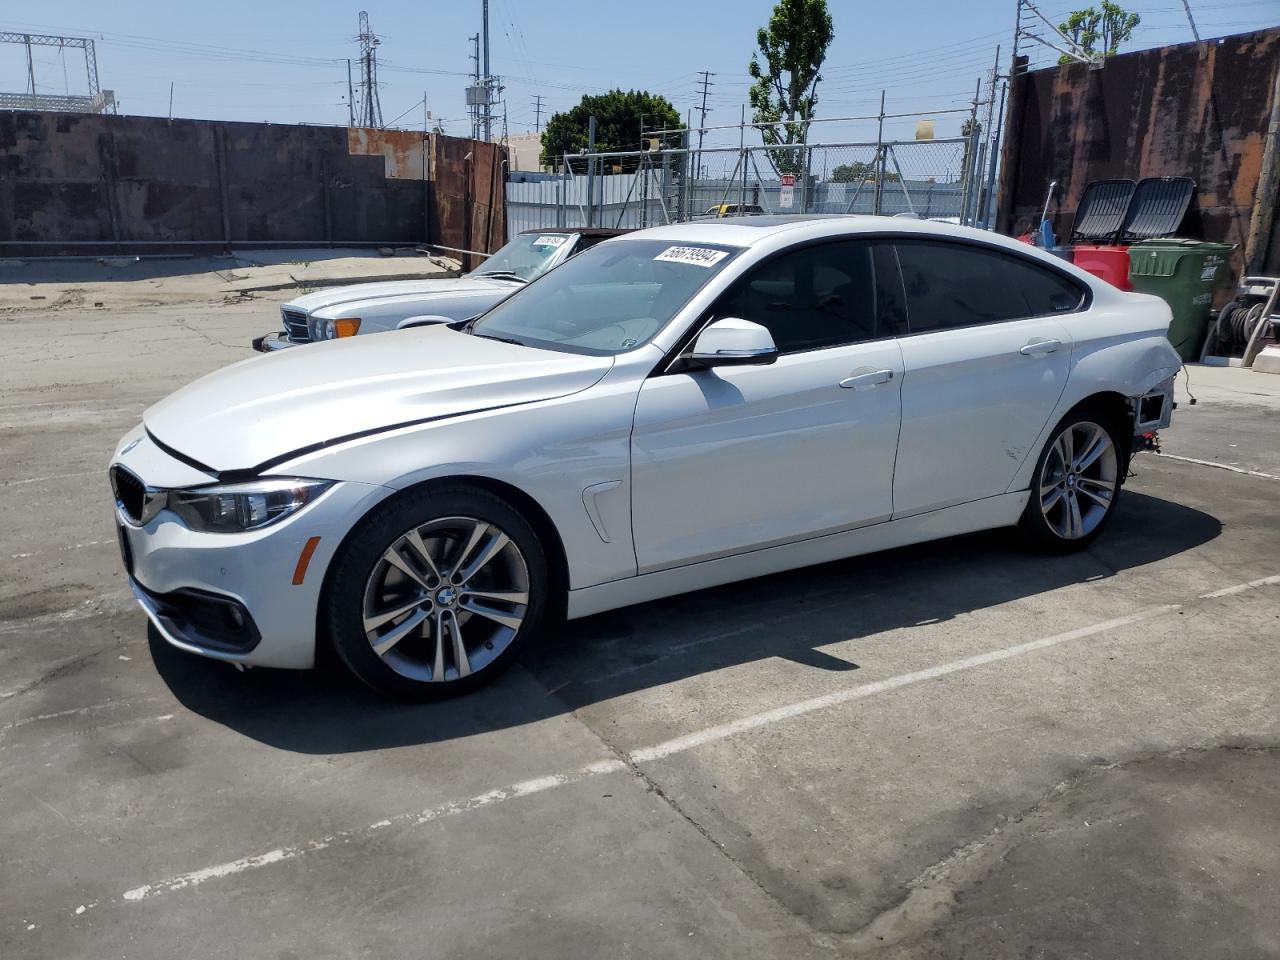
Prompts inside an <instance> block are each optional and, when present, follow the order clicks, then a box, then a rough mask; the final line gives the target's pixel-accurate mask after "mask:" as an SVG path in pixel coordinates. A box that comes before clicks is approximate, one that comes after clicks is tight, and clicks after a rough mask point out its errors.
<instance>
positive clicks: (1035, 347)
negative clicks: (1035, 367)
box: [1018, 340, 1062, 357]
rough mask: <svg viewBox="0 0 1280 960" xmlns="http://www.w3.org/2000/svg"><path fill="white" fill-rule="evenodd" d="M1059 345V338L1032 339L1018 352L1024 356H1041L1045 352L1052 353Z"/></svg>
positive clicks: (1060, 344)
mask: <svg viewBox="0 0 1280 960" xmlns="http://www.w3.org/2000/svg"><path fill="white" fill-rule="evenodd" d="M1060 346H1062V341H1061V340H1032V341H1031V342H1030V343H1028V344H1027V345H1026V346H1024V347H1022V348H1021V349H1020V350H1019V351H1018V352H1019V353H1020V354H1022V355H1023V356H1024V357H1042V356H1044V355H1045V354H1046V353H1053V352H1054V351H1056V350H1057V349H1058V348H1059V347H1060Z"/></svg>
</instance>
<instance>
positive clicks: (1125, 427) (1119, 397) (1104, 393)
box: [1058, 390, 1133, 484]
mask: <svg viewBox="0 0 1280 960" xmlns="http://www.w3.org/2000/svg"><path fill="white" fill-rule="evenodd" d="M1088 409H1092V410H1102V411H1104V412H1105V413H1106V414H1107V416H1109V417H1110V418H1111V419H1112V422H1114V423H1115V424H1116V425H1117V426H1118V427H1119V428H1120V436H1119V437H1117V438H1116V440H1117V442H1118V444H1119V447H1120V482H1121V483H1122V484H1123V483H1124V481H1125V479H1126V478H1127V477H1128V475H1129V460H1130V459H1131V458H1132V456H1133V408H1132V407H1131V406H1130V403H1129V398H1128V397H1126V396H1125V395H1124V394H1123V393H1120V392H1119V391H1116V390H1099V391H1098V392H1097V393H1091V394H1089V396H1087V397H1085V398H1084V399H1083V400H1081V401H1080V402H1079V403H1077V404H1076V405H1075V406H1074V407H1072V408H1071V409H1070V410H1068V411H1067V412H1066V413H1064V414H1063V415H1062V416H1061V417H1059V418H1058V423H1061V422H1062V421H1063V420H1065V419H1066V418H1067V417H1069V416H1071V415H1072V414H1073V413H1078V412H1080V411H1081V410H1088Z"/></svg>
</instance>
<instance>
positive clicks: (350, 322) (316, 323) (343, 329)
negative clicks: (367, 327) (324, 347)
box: [311, 317, 360, 340]
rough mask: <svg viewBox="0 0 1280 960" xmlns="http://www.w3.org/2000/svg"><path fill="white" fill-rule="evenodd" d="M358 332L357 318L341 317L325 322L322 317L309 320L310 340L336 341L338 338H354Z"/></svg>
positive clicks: (358, 321) (358, 323) (358, 320)
mask: <svg viewBox="0 0 1280 960" xmlns="http://www.w3.org/2000/svg"><path fill="white" fill-rule="evenodd" d="M359 331H360V318H359V317H341V318H339V319H337V320H326V319H325V318H323V317H312V318H311V339H312V340H336V339H338V338H339V337H354V336H355V335H356V334H357V333H359Z"/></svg>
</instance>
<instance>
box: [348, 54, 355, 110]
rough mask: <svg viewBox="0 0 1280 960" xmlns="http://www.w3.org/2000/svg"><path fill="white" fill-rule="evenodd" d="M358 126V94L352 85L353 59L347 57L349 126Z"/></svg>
mask: <svg viewBox="0 0 1280 960" xmlns="http://www.w3.org/2000/svg"><path fill="white" fill-rule="evenodd" d="M355 125H356V94H355V87H353V86H352V85H351V58H350V57H347V126H348V127H354V126H355Z"/></svg>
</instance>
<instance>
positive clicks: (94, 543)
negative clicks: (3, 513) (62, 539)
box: [9, 540, 116, 560]
mask: <svg viewBox="0 0 1280 960" xmlns="http://www.w3.org/2000/svg"><path fill="white" fill-rule="evenodd" d="M115 542H116V541H114V540H86V541H85V542H84V543H70V544H67V545H66V546H65V547H57V548H56V549H54V550H52V551H50V550H32V551H31V552H30V553H11V554H9V559H10V560H25V559H27V558H28V557H38V556H41V555H42V554H46V553H66V552H67V551H69V550H83V549H85V548H86V547H100V546H102V545H103V544H104V543H112V544H114V543H115Z"/></svg>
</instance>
